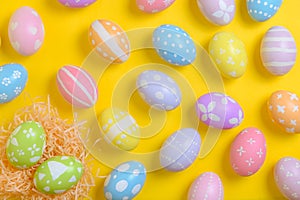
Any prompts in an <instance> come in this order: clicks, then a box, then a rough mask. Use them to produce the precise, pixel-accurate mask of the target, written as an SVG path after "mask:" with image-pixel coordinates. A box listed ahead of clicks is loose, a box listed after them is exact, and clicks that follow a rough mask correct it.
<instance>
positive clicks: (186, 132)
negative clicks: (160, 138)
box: [159, 128, 201, 172]
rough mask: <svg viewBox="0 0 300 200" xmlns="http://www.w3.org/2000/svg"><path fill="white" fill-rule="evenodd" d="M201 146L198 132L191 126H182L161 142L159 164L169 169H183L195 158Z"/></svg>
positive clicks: (176, 170)
mask: <svg viewBox="0 0 300 200" xmlns="http://www.w3.org/2000/svg"><path fill="white" fill-rule="evenodd" d="M200 146H201V137H200V134H199V133H198V132H197V131H196V130H195V129H192V128H183V129H180V130H178V131H176V132H175V133H173V134H172V135H171V136H169V137H168V138H167V139H166V141H165V142H164V143H163V145H162V147H161V149H160V154H159V155H160V164H161V166H162V167H164V168H165V169H167V170H169V171H173V172H178V171H182V170H185V169H186V168H188V167H189V166H190V165H192V164H193V162H194V161H195V160H196V158H197V156H198V153H199V151H200Z"/></svg>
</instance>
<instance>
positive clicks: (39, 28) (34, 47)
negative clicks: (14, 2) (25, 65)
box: [8, 6, 45, 56]
mask: <svg viewBox="0 0 300 200" xmlns="http://www.w3.org/2000/svg"><path fill="white" fill-rule="evenodd" d="M8 36H9V41H10V44H11V45H12V47H13V48H14V49H15V50H16V51H17V52H18V53H19V54H21V55H23V56H30V55H32V54H34V53H36V52H37V51H38V50H39V49H40V47H41V46H42V44H43V42H44V37H45V30H44V24H43V22H42V19H41V17H40V16H39V14H38V13H37V12H36V11H35V10H34V9H32V8H30V7H28V6H24V7H21V8H19V9H18V10H16V11H15V12H14V13H13V15H12V16H11V18H10V20H9V25H8Z"/></svg>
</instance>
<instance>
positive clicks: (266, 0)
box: [247, 0, 283, 22]
mask: <svg viewBox="0 0 300 200" xmlns="http://www.w3.org/2000/svg"><path fill="white" fill-rule="evenodd" d="M282 1H283V0H247V9H248V13H249V15H250V16H251V18H252V19H253V20H255V21H258V22H264V21H267V20H269V19H270V18H271V17H273V16H274V15H275V14H276V13H277V11H278V9H279V8H280V6H281V4H282Z"/></svg>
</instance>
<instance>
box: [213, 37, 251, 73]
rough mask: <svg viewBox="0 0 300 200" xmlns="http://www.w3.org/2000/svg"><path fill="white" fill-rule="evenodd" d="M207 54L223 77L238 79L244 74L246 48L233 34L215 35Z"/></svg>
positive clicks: (246, 61)
mask: <svg viewBox="0 0 300 200" xmlns="http://www.w3.org/2000/svg"><path fill="white" fill-rule="evenodd" d="M209 53H210V55H211V57H212V59H213V60H214V62H215V63H216V65H217V67H218V69H219V70H220V72H221V74H222V75H223V76H224V77H226V78H239V77H241V76H242V75H244V73H245V72H246V67H247V63H248V57H247V52H246V48H245V45H244V43H243V42H242V41H241V40H240V39H239V38H238V37H237V36H236V35H235V34H234V33H230V32H219V33H217V34H215V35H214V37H213V38H212V39H211V41H210V43H209Z"/></svg>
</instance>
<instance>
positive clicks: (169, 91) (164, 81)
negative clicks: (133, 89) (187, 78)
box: [136, 70, 181, 110]
mask: <svg viewBox="0 0 300 200" xmlns="http://www.w3.org/2000/svg"><path fill="white" fill-rule="evenodd" d="M136 85H137V89H138V92H139V94H140V96H141V97H142V98H143V99H144V100H145V101H146V102H147V103H148V104H149V105H150V106H153V107H155V108H156V109H160V110H173V109H175V108H177V107H178V106H179V105H180V102H181V91H180V88H179V86H178V85H177V83H176V82H175V81H174V80H173V79H172V78H171V77H170V76H168V75H167V74H165V73H163V72H160V71H155V70H147V71H144V72H143V73H141V74H140V75H139V77H138V79H137V82H136Z"/></svg>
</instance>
